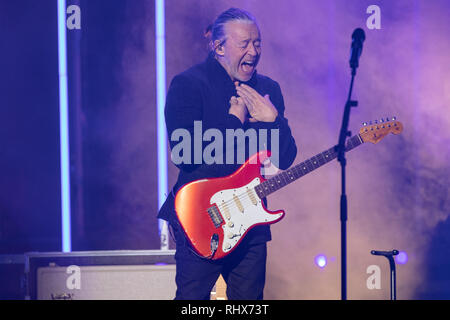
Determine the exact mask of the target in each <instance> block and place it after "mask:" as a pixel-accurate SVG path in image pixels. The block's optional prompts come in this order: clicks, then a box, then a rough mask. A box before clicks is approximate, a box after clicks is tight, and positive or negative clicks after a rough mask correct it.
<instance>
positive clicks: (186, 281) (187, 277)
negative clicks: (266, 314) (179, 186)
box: [172, 226, 267, 300]
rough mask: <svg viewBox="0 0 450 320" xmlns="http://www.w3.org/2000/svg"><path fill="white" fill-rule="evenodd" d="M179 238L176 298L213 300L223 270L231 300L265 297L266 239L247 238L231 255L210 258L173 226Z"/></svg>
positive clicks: (177, 240) (260, 298) (177, 243)
mask: <svg viewBox="0 0 450 320" xmlns="http://www.w3.org/2000/svg"><path fill="white" fill-rule="evenodd" d="M172 230H173V233H174V236H175V241H176V253H175V260H176V277H175V281H176V284H177V292H176V296H175V299H176V300H209V298H210V293H211V290H212V288H213V287H214V285H215V283H216V281H217V279H218V278H219V276H220V274H222V276H223V278H224V280H225V282H226V283H227V298H228V299H229V300H262V299H263V291H264V284H265V279H266V259H267V245H266V242H262V243H261V242H260V243H251V241H246V239H243V241H242V242H241V243H240V244H239V246H238V247H237V248H236V249H235V250H234V251H233V252H232V253H230V254H229V255H228V256H226V257H224V258H223V259H219V260H209V259H205V258H203V257H200V256H198V255H197V254H196V253H195V252H194V251H193V248H192V247H191V245H190V244H189V242H188V241H187V239H186V238H185V235H184V233H183V232H182V231H181V230H179V229H178V228H176V227H174V226H172Z"/></svg>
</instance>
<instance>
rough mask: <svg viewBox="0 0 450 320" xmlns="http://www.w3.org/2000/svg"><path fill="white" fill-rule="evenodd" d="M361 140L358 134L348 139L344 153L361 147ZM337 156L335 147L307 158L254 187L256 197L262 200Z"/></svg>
mask: <svg viewBox="0 0 450 320" xmlns="http://www.w3.org/2000/svg"><path fill="white" fill-rule="evenodd" d="M362 143H363V140H362V139H361V137H360V136H359V134H357V135H355V136H353V137H351V138H349V139H348V140H347V144H346V146H345V150H346V151H350V150H352V149H354V148H356V147H357V146H359V145H361V144H362ZM337 156H338V152H337V146H334V147H332V148H330V149H328V150H325V151H324V152H322V153H319V154H316V155H315V156H313V157H311V158H309V159H308V160H306V161H303V162H302V163H299V164H297V165H295V166H293V167H291V168H289V169H288V170H285V171H283V172H281V173H279V174H277V175H275V176H273V177H271V178H270V179H267V180H266V181H264V182H262V183H260V184H259V185H257V186H256V187H255V191H256V193H257V194H258V196H259V197H260V198H261V199H262V198H265V197H266V196H268V195H269V194H271V193H273V192H275V191H277V190H279V189H281V188H283V187H284V186H287V185H288V184H290V183H291V182H294V181H295V180H297V179H299V178H301V177H303V176H304V175H306V174H308V173H310V172H312V171H314V170H316V169H317V168H319V167H321V166H323V165H324V164H326V163H328V162H330V161H331V160H333V159H336V158H337Z"/></svg>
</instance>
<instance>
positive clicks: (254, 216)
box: [210, 178, 283, 252]
mask: <svg viewBox="0 0 450 320" xmlns="http://www.w3.org/2000/svg"><path fill="white" fill-rule="evenodd" d="M259 184H260V179H259V178H255V179H254V180H253V181H251V182H250V183H249V184H247V185H245V186H243V187H241V188H237V189H227V190H222V191H219V192H217V193H215V194H214V195H213V196H212V197H211V200H210V202H211V204H216V206H217V207H218V208H219V210H220V213H221V214H222V217H223V219H224V221H225V224H224V225H223V226H222V228H223V234H224V239H223V245H222V250H223V252H228V251H230V250H231V249H233V248H234V246H235V245H236V244H237V243H238V242H239V240H240V239H241V237H242V236H243V235H244V233H245V231H247V230H248V229H249V228H250V227H252V226H253V225H255V224H258V223H270V222H273V221H276V220H278V219H279V218H280V217H281V216H282V215H283V213H278V214H269V213H267V212H266V211H265V210H264V208H263V204H262V200H261V199H260V198H259V197H258V195H257V194H256V192H255V189H254V188H255V186H257V185H259Z"/></svg>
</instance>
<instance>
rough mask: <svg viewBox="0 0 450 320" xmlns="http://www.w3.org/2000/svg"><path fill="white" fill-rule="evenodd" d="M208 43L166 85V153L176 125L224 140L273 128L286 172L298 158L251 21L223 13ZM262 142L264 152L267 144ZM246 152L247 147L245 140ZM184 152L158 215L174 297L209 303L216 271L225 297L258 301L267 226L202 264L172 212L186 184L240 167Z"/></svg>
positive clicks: (234, 13) (243, 13)
mask: <svg viewBox="0 0 450 320" xmlns="http://www.w3.org/2000/svg"><path fill="white" fill-rule="evenodd" d="M210 44H211V53H210V54H209V56H208V58H207V59H206V61H205V62H203V63H201V64H199V65H196V66H194V67H192V68H190V69H188V70H187V71H185V72H183V73H181V74H179V75H177V76H175V77H174V79H173V80H172V82H171V84H170V88H169V91H168V94H167V100H166V109H165V116H166V125H167V130H168V136H169V139H170V146H171V148H172V150H174V147H175V146H176V144H177V141H174V140H172V133H173V132H174V131H175V130H177V129H180V128H182V129H184V130H188V131H189V132H190V133H191V136H192V137H194V122H195V121H201V124H202V129H203V130H207V129H211V128H214V129H217V130H220V132H222V133H223V136H224V137H225V132H226V130H227V129H239V128H240V129H242V130H248V129H253V130H261V129H265V130H268V131H270V129H276V130H278V133H279V141H276V143H278V148H279V153H280V154H282V155H283V156H282V157H279V163H278V164H277V165H278V167H280V168H281V169H287V168H288V167H289V166H290V165H291V164H292V162H293V161H294V159H295V157H296V154H297V148H296V145H295V141H294V139H293V137H292V135H291V131H290V129H289V126H288V124H287V120H286V119H285V118H284V101H283V96H282V94H281V90H280V87H279V85H278V83H277V82H275V81H273V80H271V79H270V78H268V77H265V76H262V75H259V74H257V73H256V66H257V64H258V61H259V58H260V56H261V36H260V32H259V28H258V25H257V23H256V21H255V18H254V17H253V16H252V15H250V14H249V13H248V12H246V11H243V10H240V9H236V8H231V9H228V10H227V11H225V12H223V13H222V14H221V15H219V17H218V18H217V19H216V21H215V22H214V24H213V25H212V29H211V43H210ZM223 140H224V141H225V139H223ZM267 140H268V143H267V148H269V149H270V148H271V143H270V141H271V140H270V139H267ZM193 141H194V139H193V138H192V139H191V143H192V145H191V146H192V150H194V148H195V146H194V145H193V144H194V142H193ZM202 147H204V146H202ZM238 147H239V146H238ZM241 147H242V146H241ZM244 147H245V148H247V147H248V141H246V142H245V146H244ZM223 150H225V151H224V153H225V155H224V156H223V159H227V157H226V153H227V152H230V147H229V146H226V147H225V146H224V148H223ZM246 150H247V149H246ZM234 151H235V150H233V152H234ZM187 155H188V157H190V158H189V159H190V160H189V161H185V162H184V163H176V165H177V167H178V168H179V169H180V173H179V176H178V180H177V183H176V185H175V186H174V188H173V191H172V193H171V194H170V195H169V197H168V198H167V200H166V202H165V204H164V205H163V207H162V208H161V210H160V212H159V215H158V217H159V218H161V219H165V220H168V221H169V222H170V225H171V227H172V230H173V231H174V235H175V240H176V254H175V259H176V264H177V271H176V284H177V293H176V297H175V298H176V299H209V294H210V292H211V289H212V288H213V286H214V284H215V282H216V280H217V279H218V277H219V275H220V274H222V276H223V278H224V279H225V281H226V283H227V297H228V298H229V299H262V298H263V289H264V284H265V273H266V256H267V246H266V243H267V241H270V240H271V235H270V228H269V226H265V225H264V226H257V227H254V228H253V229H251V230H250V231H249V232H248V234H247V235H246V237H245V238H244V239H243V240H242V242H241V243H240V244H239V245H238V247H237V248H236V249H235V250H234V251H233V252H232V253H230V254H229V255H228V256H226V257H225V258H223V259H218V260H208V259H206V258H202V257H200V256H198V255H197V254H196V253H195V252H194V251H193V249H192V248H191V246H190V244H189V243H188V241H187V239H186V238H185V235H184V233H183V230H182V229H181V227H180V225H179V223H178V221H177V218H176V213H175V212H174V195H175V194H176V192H177V191H178V190H179V189H180V187H182V186H183V185H184V184H186V183H189V182H191V181H194V180H198V179H203V178H212V177H223V176H227V175H230V174H231V173H233V172H234V171H236V170H237V169H238V168H239V167H240V165H242V163H238V161H234V162H233V163H229V162H225V161H218V162H216V163H212V164H211V163H210V162H208V163H205V161H202V162H201V163H198V161H195V159H194V152H193V151H192V152H190V153H189V154H187ZM234 155H235V156H236V154H235V153H234ZM184 156H186V155H184ZM248 156H250V154H248V153H246V158H248ZM197 160H198V159H197ZM203 160H204V159H203ZM235 160H236V159H235Z"/></svg>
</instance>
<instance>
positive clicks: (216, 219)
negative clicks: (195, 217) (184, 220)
mask: <svg viewBox="0 0 450 320" xmlns="http://www.w3.org/2000/svg"><path fill="white" fill-rule="evenodd" d="M206 211H207V212H208V215H209V217H210V218H211V221H212V223H213V224H214V226H215V227H216V228H219V227H220V226H221V225H222V223H223V218H222V215H221V214H220V212H219V209H217V207H216V206H212V207H209V208H208V209H207V210H206Z"/></svg>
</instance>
